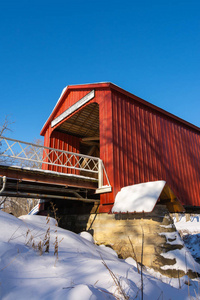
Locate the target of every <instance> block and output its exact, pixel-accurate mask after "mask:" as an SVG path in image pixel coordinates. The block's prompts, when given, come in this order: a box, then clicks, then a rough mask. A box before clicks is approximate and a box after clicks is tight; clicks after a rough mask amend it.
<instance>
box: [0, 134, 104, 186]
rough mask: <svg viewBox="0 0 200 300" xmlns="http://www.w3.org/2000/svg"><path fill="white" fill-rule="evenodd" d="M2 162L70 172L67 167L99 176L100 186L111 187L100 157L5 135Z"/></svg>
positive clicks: (0, 144)
mask: <svg viewBox="0 0 200 300" xmlns="http://www.w3.org/2000/svg"><path fill="white" fill-rule="evenodd" d="M0 164H1V165H8V166H9V165H13V164H15V165H16V164H17V165H19V166H22V167H29V168H34V169H35V168H37V169H45V170H46V169H48V170H53V171H54V170H56V171H57V172H58V170H59V172H61V173H70V171H66V169H67V170H74V171H73V172H74V174H79V175H83V176H87V177H91V178H94V177H95V178H97V179H98V187H99V188H102V187H103V186H109V187H110V182H109V179H108V176H107V173H106V170H105V167H104V165H103V162H102V160H101V159H100V158H98V157H92V156H88V155H84V154H79V153H74V152H69V151H64V150H59V149H54V148H49V147H44V146H42V145H37V144H32V143H27V142H23V141H19V140H14V139H10V138H6V137H3V136H0ZM45 166H46V167H45ZM47 166H49V167H47ZM64 169H65V171H64ZM71 173H72V171H71ZM86 174H87V175H86ZM104 181H105V183H104Z"/></svg>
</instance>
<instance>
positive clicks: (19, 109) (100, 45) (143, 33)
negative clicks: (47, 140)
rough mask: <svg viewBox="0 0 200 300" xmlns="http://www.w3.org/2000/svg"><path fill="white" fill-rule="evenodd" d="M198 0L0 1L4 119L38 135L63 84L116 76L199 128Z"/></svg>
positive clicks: (19, 133) (16, 134) (19, 132)
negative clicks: (6, 118)
mask: <svg viewBox="0 0 200 300" xmlns="http://www.w3.org/2000/svg"><path fill="white" fill-rule="evenodd" d="M199 16H200V1H199V0H190V1H189V0H188V1H185V0H182V1H181V0H168V1H165V0H151V1H147V0H146V1H142V0H141V1H139V0H138V1H135V0H130V1H127V0H124V1H117V0H116V1H112V0H111V1H109V0H107V1H104V0H101V1H100V0H99V1H96V0H84V1H82V0H74V1H73V0H71V1H68V0H65V1H61V0H55V1H52V0H48V1H44V0H40V1H38V0H34V1H32V0H29V1H28V0H26V1H25V0H24V1H21V0H19V1H10V0H7V1H6V0H4V1H2V0H1V1H0V103H1V114H0V122H1V123H2V122H3V121H4V118H5V116H8V117H9V119H10V120H11V121H14V122H15V123H14V124H13V125H12V126H11V128H12V130H13V132H12V133H9V134H8V135H9V136H10V137H12V138H16V139H21V140H25V141H29V142H31V141H33V140H34V139H35V138H39V137H40V135H39V134H40V130H41V128H42V127H43V124H44V123H45V121H46V120H47V118H48V116H49V115H50V113H51V111H52V109H53V107H54V105H55V104H56V102H57V99H58V98H59V96H60V93H61V91H62V89H63V88H64V87H65V86H66V85H71V84H83V83H93V82H104V81H106V82H113V83H114V84H117V85H119V86H120V87H122V88H123V89H125V90H128V91H129V92H131V93H133V94H135V95H137V96H139V97H141V98H143V99H145V100H147V101H149V102H151V103H153V104H155V105H157V106H159V107H161V108H163V109H165V110H167V111H169V112H171V113H173V114H175V115H177V116H179V117H181V118H183V119H185V120H187V121H189V122H191V123H193V124H195V125H197V126H199V127H200V17H199Z"/></svg>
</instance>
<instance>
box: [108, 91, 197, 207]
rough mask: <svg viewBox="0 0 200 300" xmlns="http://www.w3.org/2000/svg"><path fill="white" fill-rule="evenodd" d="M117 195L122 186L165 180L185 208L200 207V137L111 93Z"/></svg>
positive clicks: (178, 123) (139, 104)
mask: <svg viewBox="0 0 200 300" xmlns="http://www.w3.org/2000/svg"><path fill="white" fill-rule="evenodd" d="M112 103H113V145H114V151H113V154H114V160H113V162H114V168H115V172H114V194H116V193H117V191H119V190H120V189H121V187H123V186H127V185H131V184H136V183H140V182H146V181H152V180H166V181H167V183H168V184H169V186H170V187H171V189H172V190H173V191H174V193H175V194H176V196H177V197H178V198H179V199H180V200H181V202H182V203H183V204H184V205H196V206H200V155H199V146H200V134H199V132H198V131H195V130H193V129H192V128H189V127H188V126H186V125H185V124H181V123H180V122H178V121H176V120H173V119H172V118H170V117H168V116H165V115H163V114H161V113H159V112H157V111H155V110H153V109H151V108H149V107H147V106H144V105H142V104H141V103H137V101H134V100H133V99H131V98H129V97H126V96H124V95H123V94H121V93H118V92H116V91H113V92H112Z"/></svg>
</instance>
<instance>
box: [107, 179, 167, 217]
mask: <svg viewBox="0 0 200 300" xmlns="http://www.w3.org/2000/svg"><path fill="white" fill-rule="evenodd" d="M165 184H166V181H164V180H159V181H150V182H145V183H139V184H134V185H130V186H126V187H123V188H122V189H121V191H120V192H118V193H117V195H116V197H115V203H114V206H113V208H112V213H120V212H121V213H126V212H130V213H133V212H137V213H140V212H146V213H147V212H152V210H153V209H154V207H155V205H156V202H157V200H158V198H159V196H160V194H161V192H162V190H163V188H164V186H165Z"/></svg>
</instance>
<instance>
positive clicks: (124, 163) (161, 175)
mask: <svg viewBox="0 0 200 300" xmlns="http://www.w3.org/2000/svg"><path fill="white" fill-rule="evenodd" d="M93 89H94V90H95V97H94V98H93V99H92V100H90V101H89V102H87V103H86V104H85V105H83V106H82V107H81V108H79V109H78V110H77V111H75V112H74V113H73V114H71V115H70V116H69V117H68V118H70V117H71V116H73V115H74V114H76V113H77V112H78V111H80V110H81V109H84V108H85V107H86V106H87V105H89V104H90V103H93V102H96V103H98V105H99V136H100V158H101V159H102V160H103V163H104V166H105V169H106V172H107V174H108V177H109V180H110V183H111V186H112V188H113V191H112V193H107V194H103V195H101V196H100V197H101V198H100V199H101V205H100V212H108V211H109V210H110V208H111V207H112V204H113V203H114V198H115V196H116V194H117V192H118V191H119V190H120V189H121V188H122V187H124V186H127V185H132V184H136V183H140V182H146V181H153V180H166V181H167V183H168V185H169V186H170V187H171V189H172V190H173V191H174V193H175V194H176V195H177V197H178V198H179V199H180V200H181V202H182V204H184V205H196V206H200V154H199V149H200V129H199V128H198V127H195V126H194V125H192V124H189V123H187V122H186V121H184V120H181V119H179V118H178V117H176V116H173V115H171V114H170V113H168V112H166V111H163V110H162V109H160V108H158V107H156V106H154V105H152V104H150V103H148V102H146V101H144V100H142V99H140V98H138V97H136V96H134V95H132V94H130V93H128V92H126V91H124V90H122V89H120V88H119V87H117V86H115V85H113V84H110V83H103V84H88V85H81V86H71V87H69V88H68V89H67V90H66V91H65V93H64V94H63V96H62V97H61V99H60V101H59V102H58V103H57V105H56V107H55V109H54V110H53V112H52V114H51V116H50V117H49V119H48V120H47V122H46V124H45V126H44V127H43V130H42V132H41V134H42V135H45V139H44V145H45V146H48V147H53V148H58V149H63V150H69V151H72V152H77V153H79V151H80V140H79V138H77V137H75V136H72V135H67V134H64V133H61V132H57V131H56V128H57V127H58V126H59V125H60V124H61V123H62V122H65V121H66V120H67V118H66V119H65V120H62V121H61V122H60V123H59V124H57V125H56V126H54V127H53V128H51V121H52V120H53V119H55V118H56V117H58V116H59V115H61V114H62V113H63V112H64V111H65V110H66V109H68V108H69V107H71V106H72V105H73V104H75V103H76V102H77V101H79V100H80V99H81V98H82V97H84V96H85V95H86V94H88V93H89V92H90V91H92V90H93ZM45 167H46V166H45ZM46 168H47V167H46ZM55 171H59V172H64V170H63V169H61V168H60V167H58V168H55Z"/></svg>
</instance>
